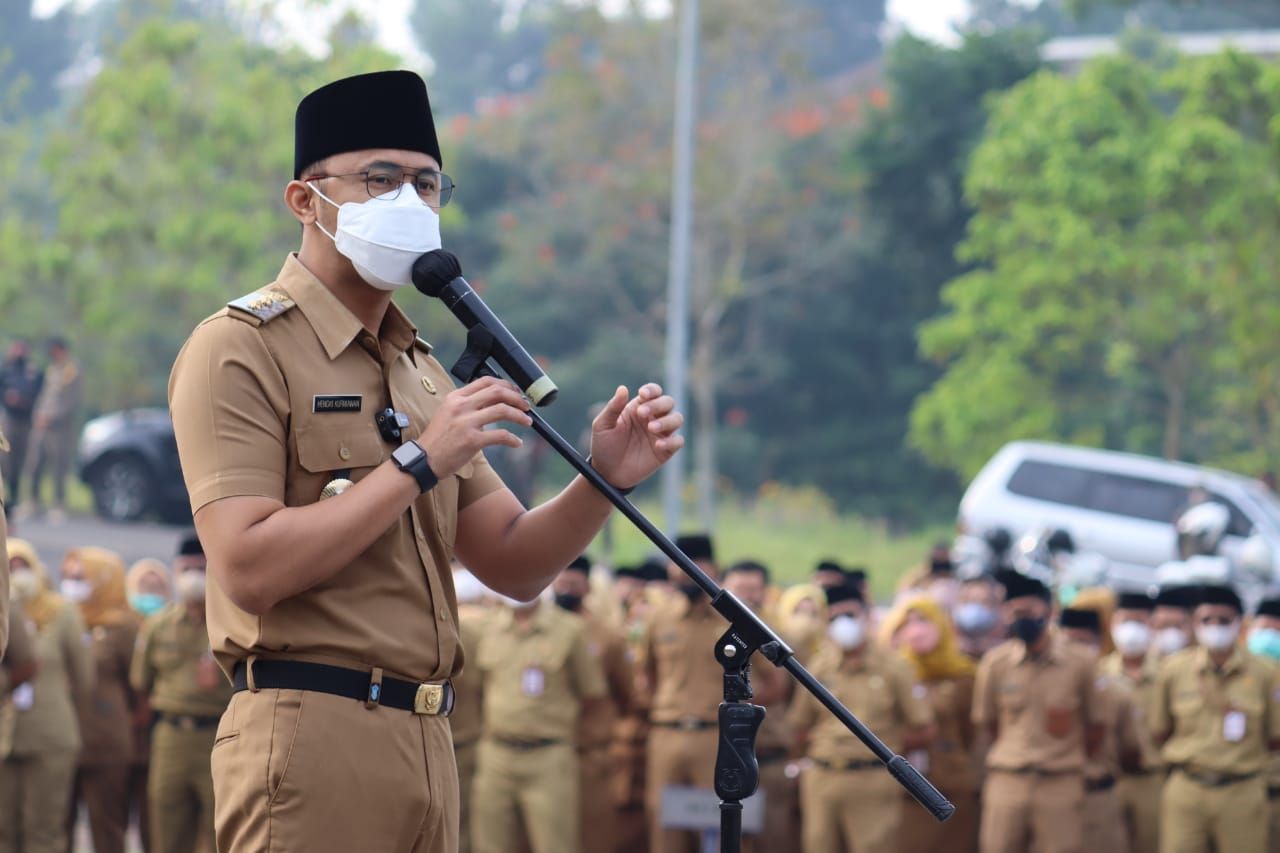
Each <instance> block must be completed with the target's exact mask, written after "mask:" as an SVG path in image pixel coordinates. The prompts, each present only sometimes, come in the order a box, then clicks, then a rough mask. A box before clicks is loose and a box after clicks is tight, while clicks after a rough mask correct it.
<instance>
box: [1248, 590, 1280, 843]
mask: <svg viewBox="0 0 1280 853" xmlns="http://www.w3.org/2000/svg"><path fill="white" fill-rule="evenodd" d="M1246 645H1247V647H1248V649H1249V651H1250V653H1251V654H1254V655H1256V656H1257V657H1259V658H1261V659H1262V660H1265V661H1268V662H1270V663H1271V664H1272V665H1273V666H1276V667H1280V598H1266V599H1263V600H1262V601H1260V602H1258V607H1257V609H1256V610H1255V611H1254V614H1253V619H1251V620H1250V621H1249V637H1248V642H1247V644H1246ZM1267 802H1268V811H1269V813H1270V831H1269V832H1268V837H1269V841H1268V845H1267V850H1268V853H1276V851H1280V753H1277V752H1273V753H1271V755H1270V756H1269V757H1268V760H1267Z"/></svg>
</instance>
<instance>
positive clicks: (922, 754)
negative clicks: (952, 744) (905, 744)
mask: <svg viewBox="0 0 1280 853" xmlns="http://www.w3.org/2000/svg"><path fill="white" fill-rule="evenodd" d="M907 763H908V764H910V765H911V766H912V767H914V768H915V769H916V770H919V771H920V773H921V774H923V775H925V776H928V775H929V750H927V749H913V750H911V751H910V752H908V753H907Z"/></svg>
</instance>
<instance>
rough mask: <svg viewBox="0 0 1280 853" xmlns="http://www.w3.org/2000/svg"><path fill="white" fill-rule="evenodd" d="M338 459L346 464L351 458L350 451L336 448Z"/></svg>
mask: <svg viewBox="0 0 1280 853" xmlns="http://www.w3.org/2000/svg"><path fill="white" fill-rule="evenodd" d="M338 457H339V458H340V459H341V460H342V461H343V462H346V461H347V460H348V459H350V458H351V451H350V450H348V449H347V448H345V447H340V448H338Z"/></svg>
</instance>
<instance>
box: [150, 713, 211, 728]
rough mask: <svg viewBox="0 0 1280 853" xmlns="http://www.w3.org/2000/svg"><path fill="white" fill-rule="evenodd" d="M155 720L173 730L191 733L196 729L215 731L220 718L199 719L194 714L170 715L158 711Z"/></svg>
mask: <svg viewBox="0 0 1280 853" xmlns="http://www.w3.org/2000/svg"><path fill="white" fill-rule="evenodd" d="M156 719H158V720H159V721H160V722H162V723H164V724H165V725H168V726H173V727H174V728H175V729H182V730H183V731H184V732H191V731H195V730H197V729H216V728H217V727H218V721H219V720H221V719H222V718H221V717H200V716H196V715H194V714H170V713H168V712H166V711H160V712H158V713H157V714H156Z"/></svg>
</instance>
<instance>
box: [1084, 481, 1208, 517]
mask: <svg viewBox="0 0 1280 853" xmlns="http://www.w3.org/2000/svg"><path fill="white" fill-rule="evenodd" d="M1091 481H1092V482H1091V484H1090V486H1091V487H1090V489H1089V499H1088V507H1089V509H1093V510H1097V511H1098V512H1107V513H1111V514H1113V515H1127V516H1129V517H1130V518H1142V519H1146V520H1147V521H1163V522H1165V523H1166V524H1173V522H1174V520H1175V519H1176V518H1177V516H1178V513H1179V511H1180V510H1181V509H1182V508H1183V507H1184V506H1185V505H1186V502H1187V490H1186V488H1185V487H1183V486H1178V485H1174V484H1173V483H1163V482H1161V481H1159V480H1148V479H1146V478H1144V477H1127V476H1124V475H1122V474H1103V473H1101V472H1098V473H1095V474H1094V475H1093V477H1092V478H1091Z"/></svg>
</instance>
